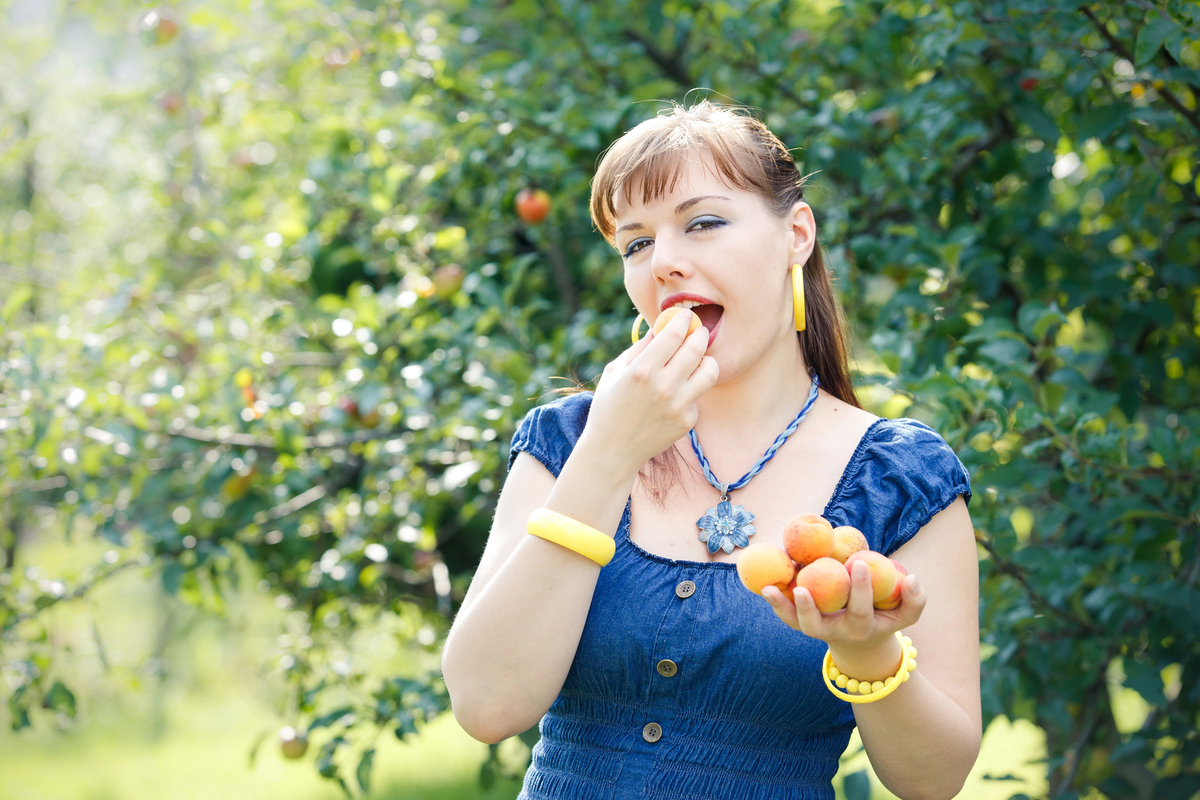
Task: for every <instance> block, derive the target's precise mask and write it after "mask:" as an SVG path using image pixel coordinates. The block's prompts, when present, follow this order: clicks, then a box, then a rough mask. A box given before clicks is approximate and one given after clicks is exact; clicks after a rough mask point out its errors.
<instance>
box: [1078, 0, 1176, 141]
mask: <svg viewBox="0 0 1200 800" xmlns="http://www.w3.org/2000/svg"><path fill="white" fill-rule="evenodd" d="M1079 10H1080V11H1082V12H1083V15H1084V16H1085V17H1087V18H1088V19H1089V20H1091V22H1092V25H1093V27H1095V28H1096V31H1097V33H1099V34H1100V35H1101V36H1102V37H1103V38H1104V41H1106V42H1108V46H1109V48H1110V49H1111V50H1112V51H1113V52H1114V53H1116V54H1117V55H1119V56H1120V57H1121V58H1123V59H1125V60H1126V61H1128V62H1129V63H1130V64H1133V63H1135V62H1136V61H1137V59H1135V58H1134V56H1133V53H1131V52H1129V49H1128V48H1127V47H1125V45H1124V44H1122V43H1121V40H1120V39H1118V38H1117V37H1115V36H1113V35H1112V34H1111V33H1109V31H1108V28H1107V27H1106V26H1105V25H1104V23H1103V22H1101V21H1100V19H1099V18H1098V17H1097V16H1096V15H1095V14H1093V13H1092V10H1091V9H1090V8H1088V7H1087V6H1080V7H1079ZM1157 91H1158V96H1159V97H1161V98H1162V99H1163V100H1165V101H1166V103H1167V105H1169V106H1170V107H1171V108H1173V109H1175V111H1176V113H1178V114H1180V115H1182V116H1183V118H1184V119H1186V120H1187V121H1188V122H1190V123H1192V127H1193V128H1195V129H1196V130H1197V131H1200V116H1197V115H1196V112H1194V111H1189V110H1188V108H1187V107H1186V106H1185V105H1184V104H1183V103H1181V102H1179V98H1177V97H1176V96H1175V95H1174V94H1173V93H1172V92H1171V90H1170V89H1168V88H1167V87H1166V86H1165V85H1164V86H1163V87H1162V88H1161V89H1157Z"/></svg>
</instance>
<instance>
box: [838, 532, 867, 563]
mask: <svg viewBox="0 0 1200 800" xmlns="http://www.w3.org/2000/svg"><path fill="white" fill-rule="evenodd" d="M868 549H870V547H869V546H868V545H867V537H865V536H863V535H862V531H860V530H859V529H858V528H855V527H853V526H851V525H840V526H838V527H836V528H834V529H833V552H832V553H830V554H829V557H830V558H834V559H837V561H838V562H839V563H841V564H845V563H846V559H847V558H849V557H850V556H852V555H854V554H855V553H857V552H858V551H859V550H868Z"/></svg>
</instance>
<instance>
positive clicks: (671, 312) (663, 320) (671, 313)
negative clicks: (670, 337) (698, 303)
mask: <svg viewBox="0 0 1200 800" xmlns="http://www.w3.org/2000/svg"><path fill="white" fill-rule="evenodd" d="M680 311H683V309H682V308H668V309H666V310H665V311H663V312H662V313H661V314H659V315H658V318H657V319H656V320H654V334H655V336H657V335H658V334H660V333H662V329H663V328H665V327H667V323H668V322H670V321H671V320H673V319H674V318H675V315H676V314H678V313H679V312H680ZM699 327H700V317H698V316H696V314H694V313H693V314H692V320H691V322H689V323H688V329H687V333H686V334H685V336H691V335H692V332H693V331H695V330H696V329H697V328H699Z"/></svg>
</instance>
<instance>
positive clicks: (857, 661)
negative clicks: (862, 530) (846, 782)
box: [764, 497, 982, 800]
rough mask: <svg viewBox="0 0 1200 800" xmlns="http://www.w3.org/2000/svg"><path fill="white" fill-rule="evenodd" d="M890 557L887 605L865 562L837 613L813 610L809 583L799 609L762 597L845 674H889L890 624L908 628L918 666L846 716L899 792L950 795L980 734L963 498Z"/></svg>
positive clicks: (971, 543)
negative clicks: (896, 601) (819, 643)
mask: <svg viewBox="0 0 1200 800" xmlns="http://www.w3.org/2000/svg"><path fill="white" fill-rule="evenodd" d="M893 558H895V559H896V560H897V561H899V562H900V563H902V564H904V566H905V567H906V568H907V569H908V570H909V573H910V574H909V576H908V577H907V578H905V582H904V585H903V602H902V603H901V605H900V607H899V608H898V609H896V610H895V611H890V612H885V611H876V610H874V609H873V608H872V607H871V588H870V579H869V578H868V577H867V576H866V575H865V574H863V573H866V569H865V567H863V568H861V572H858V571H856V573H855V575H854V578H853V586H852V588H851V599H850V605H849V606H848V608H847V611H846V612H844V613H839V614H837V615H824V616H823V615H821V613H820V612H819V611H817V610H816V608H815V607H814V606H813V605H812V600H811V598H809V597H808V596H807V592H805V593H804V595H803V596H802V597H798V598H797V602H798V603H799V606H800V608H799V609H797V608H796V607H795V606H792V604H791V603H789V602H788V601H787V600H786V599H784V598H783V595H782V593H780V592H779V591H778V590H777V589H773V588H768V589H766V590H764V596H767V599H768V601H769V602H771V604H772V606H774V608H775V611H776V613H777V614H779V615H780V617H781V618H782V619H783V620H784V621H785V622H788V624H789V625H792V626H793V627H796V628H797V629H800V630H804V631H805V632H806V633H809V635H812V636H817V637H818V638H823V639H825V640H826V641H829V642H830V649H831V650H832V651H833V659H834V663H836V664H837V665H838V668H839V669H841V670H842V671H843V672H845V673H846V674H847V675H850V676H852V677H856V678H867V679H870V680H880V679H883V678H885V677H887V676H889V675H894V674H895V672H896V670H897V669H898V667H899V663H900V648H899V644H898V643H897V642H896V640H895V637H894V636H892V635H891V632H892V631H895V630H898V629H903V630H904V632H905V634H906V635H908V636H910V637H912V640H913V646H914V647H916V648H917V670H916V671H915V672H913V673H912V674H911V675H910V677H909V680H908V682H907V683H905V684H903V685H902V686H901V687H900V688H898V689H897V690H896V691H895V692H893V693H892V694H890V695H888V696H887V697H885V698H883V699H882V700H879V701H878V702H874V703H861V704H856V705H855V706H854V719H855V722H856V723H857V724H858V729H859V733H860V734H861V736H862V740H863V747H864V748H865V749H866V751H867V756H868V758H870V760H871V766H872V768H873V769H874V770H875V774H876V775H878V776H879V779H880V781H882V782H883V784H884V786H886V787H888V789H890V790H891V791H892V792H893V793H895V794H896V795H897V796H898V797H901V798H904V800H948V799H949V798H952V797H954V796H955V795H956V794H958V792H959V791H960V790H961V789H962V786H963V783H964V782H965V781H966V779H967V775H968V774H969V773H970V771H971V767H972V766H974V764H975V759H976V758H977V757H978V756H979V745H980V741H981V739H982V714H981V712H980V703H979V560H978V555H977V553H976V549H975V535H974V530H973V528H972V526H971V518H970V515H969V514H968V513H967V506H966V503H965V502H964V501H963V499H962V498H961V497H960V498H958V499H957V500H955V501H954V502H953V503H951V504H950V506H949V507H948V508H946V509H945V510H944V511H942V512H941V513H940V514H938V515H937V516H935V517H934V518H933V519H932V520H930V522H929V524H927V525H926V526H925V527H924V528H922V529H921V530H920V532H919V533H918V534H917V535H916V536H915V537H913V539H912V540H910V541H909V542H908V543H907V544H905V545H904V546H903V547H901V548H900V549H899V550H897V551H896V552H895V553H894V554H893ZM918 576H919V579H918ZM797 594H800V592H799V591H798V592H797ZM856 601H857V602H856Z"/></svg>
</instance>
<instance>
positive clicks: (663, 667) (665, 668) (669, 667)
mask: <svg viewBox="0 0 1200 800" xmlns="http://www.w3.org/2000/svg"><path fill="white" fill-rule="evenodd" d="M676 672H679V667H677V666H675V662H674V661H672V660H671V659H669V658H664V659H663V660H662V661H660V662H658V674H659V675H662V676H663V677H664V678H669V677H671V676H672V675H674V674H675V673H676Z"/></svg>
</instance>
